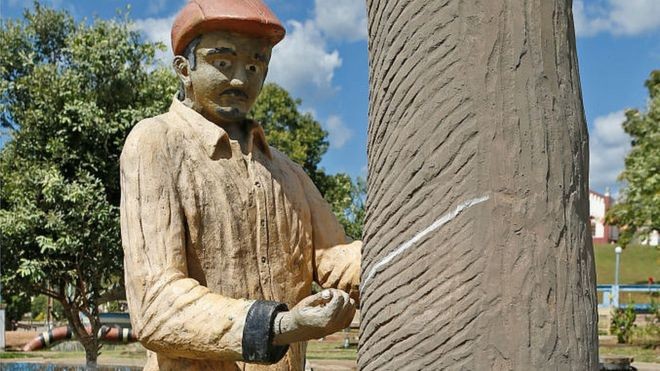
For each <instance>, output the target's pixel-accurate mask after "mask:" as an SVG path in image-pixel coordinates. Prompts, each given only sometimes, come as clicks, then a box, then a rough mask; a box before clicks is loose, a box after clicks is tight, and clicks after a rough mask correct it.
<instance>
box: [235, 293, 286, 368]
mask: <svg viewBox="0 0 660 371" xmlns="http://www.w3.org/2000/svg"><path fill="white" fill-rule="evenodd" d="M287 310H289V309H288V308H287V306H286V304H283V303H278V302H275V301H265V300H257V301H255V302H254V304H252V306H251V307H250V309H249V310H248V314H247V318H246V319H245V327H243V344H242V345H243V361H245V362H251V363H264V364H273V363H277V362H279V360H281V359H282V357H284V355H285V354H286V352H287V351H288V350H289V345H274V344H273V337H274V335H275V334H274V331H273V330H274V325H275V323H274V322H275V317H276V316H277V313H280V312H286V311H287Z"/></svg>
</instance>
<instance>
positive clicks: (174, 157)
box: [121, 0, 361, 370]
mask: <svg viewBox="0 0 660 371" xmlns="http://www.w3.org/2000/svg"><path fill="white" fill-rule="evenodd" d="M283 37H284V28H283V27H282V25H281V24H280V22H279V21H278V20H277V18H276V17H275V16H274V15H273V14H272V12H271V11H270V10H269V9H268V8H267V7H266V6H265V4H263V3H262V1H261V0H242V1H235V0H191V1H190V2H189V3H188V4H187V5H186V6H185V7H184V8H183V10H182V11H181V12H180V13H179V15H178V16H177V18H176V20H175V22H174V26H173V28H172V45H173V50H174V53H175V58H174V63H173V64H174V68H175V70H176V73H177V74H178V76H179V78H180V80H181V91H180V93H179V96H178V97H177V98H175V99H174V101H173V102H172V106H171V108H170V110H169V112H167V113H165V114H163V115H160V116H157V117H153V118H149V119H146V120H144V121H142V122H140V123H139V124H138V125H137V126H136V127H135V128H134V129H133V131H132V132H131V134H130V135H129V137H128V139H127V140H126V144H125V146H124V151H123V153H122V157H121V179H122V180H121V186H122V203H121V229H122V241H123V246H124V253H125V270H126V272H125V273H126V293H127V298H128V303H129V307H130V312H131V320H132V323H133V328H134V330H136V332H137V334H138V336H139V339H140V341H141V342H142V344H144V346H145V347H146V348H147V349H148V350H149V352H148V360H147V365H146V366H145V370H238V369H242V370H301V369H302V368H303V363H304V352H305V341H306V340H309V339H313V338H320V337H323V336H325V335H328V334H330V333H333V332H335V331H338V330H340V329H342V328H345V327H346V326H348V324H349V323H350V321H351V319H352V318H353V315H354V313H355V300H357V299H358V285H359V270H360V269H359V264H360V248H361V242H359V241H356V242H352V243H351V242H350V241H349V240H348V239H347V238H346V236H345V234H344V230H343V228H342V227H341V226H340V224H339V223H338V222H337V220H336V218H335V217H334V215H333V213H332V212H331V210H330V207H329V205H328V204H327V203H326V202H325V201H324V200H323V198H322V197H321V194H320V193H319V191H318V190H317V189H316V187H315V186H314V184H313V183H312V181H311V180H310V179H309V177H308V176H307V175H306V174H305V172H304V171H303V169H302V168H301V167H300V166H298V165H296V164H295V163H293V162H292V161H291V160H289V159H288V158H287V157H286V156H285V155H283V154H282V153H280V152H279V151H277V150H276V149H274V148H271V147H269V146H268V144H267V142H266V138H265V136H264V131H263V129H262V127H261V126H260V125H259V124H258V123H256V122H254V121H251V120H249V119H247V118H246V114H247V113H248V111H249V110H250V107H251V106H252V105H253V103H254V101H255V100H256V98H257V96H258V95H259V92H260V90H261V88H262V85H263V82H264V79H265V77H266V72H267V71H268V62H269V59H270V55H271V49H272V47H273V46H274V45H275V44H277V42H279V41H280V40H281V39H282V38H283ZM312 281H316V282H318V283H319V284H320V285H321V286H322V287H324V288H327V289H325V290H324V291H322V292H320V293H318V294H316V295H311V287H312ZM289 308H290V310H289ZM264 364H266V365H269V366H266V365H264Z"/></svg>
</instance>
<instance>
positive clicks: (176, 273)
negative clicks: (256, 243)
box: [121, 127, 287, 363]
mask: <svg viewBox="0 0 660 371" xmlns="http://www.w3.org/2000/svg"><path fill="white" fill-rule="evenodd" d="M156 130H157V129H156ZM141 131H143V132H144V134H141ZM167 141H168V140H167V138H166V135H164V134H163V135H158V133H154V132H152V131H148V130H143V128H142V127H138V128H136V129H134V132H133V133H132V134H131V135H130V136H129V138H128V139H127V141H126V144H125V147H124V151H123V153H122V157H121V188H122V189H121V191H122V202H121V230H122V244H123V247H124V254H125V268H124V269H125V274H126V295H127V299H128V303H129V308H130V313H131V321H132V324H133V328H134V330H136V331H137V334H138V337H139V339H140V342H142V344H143V345H144V346H145V347H146V348H148V349H151V350H153V351H156V352H159V353H161V354H163V355H165V356H171V357H183V358H194V359H218V360H236V361H238V360H243V361H248V362H262V363H273V362H276V361H278V360H279V359H280V358H281V357H282V356H283V355H284V353H285V352H286V350H287V347H274V346H272V345H271V342H270V341H269V339H268V338H269V336H271V335H270V334H271V333H272V328H271V327H272V323H273V322H274V317H275V315H276V314H277V313H278V312H279V311H281V310H282V309H283V308H282V307H281V306H279V305H278V304H279V303H272V302H262V301H256V302H255V301H251V300H242V299H233V298H228V297H225V296H222V295H219V294H216V293H213V292H211V291H210V290H209V289H208V288H206V287H204V286H202V285H200V284H199V282H197V281H196V280H193V279H191V278H188V272H187V262H186V247H185V241H186V232H185V218H184V215H183V211H182V208H181V203H180V199H179V194H178V192H177V187H176V185H175V184H176V183H175V179H174V177H173V174H175V170H174V169H172V168H171V167H172V166H174V165H173V163H174V162H175V161H171V160H170V159H169V155H170V154H171V151H170V150H168V149H167Z"/></svg>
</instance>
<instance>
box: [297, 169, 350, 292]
mask: <svg viewBox="0 0 660 371" xmlns="http://www.w3.org/2000/svg"><path fill="white" fill-rule="evenodd" d="M297 172H298V176H299V177H300V179H301V182H302V184H303V189H304V192H305V195H306V197H307V202H308V204H309V207H310V211H311V217H312V229H313V231H312V234H313V236H312V237H313V244H314V279H315V280H316V282H317V283H318V284H319V285H321V286H322V287H324V288H337V289H340V290H343V291H346V292H347V293H349V295H350V297H351V298H352V299H354V300H355V301H356V302H359V296H360V291H359V286H360V257H361V250H362V241H353V242H351V241H350V239H349V238H348V237H346V233H345V232H344V228H343V227H342V225H341V224H340V223H339V221H338V220H337V217H336V216H335V214H334V213H333V212H332V208H331V207H330V205H329V204H328V202H326V201H325V199H324V198H323V196H321V193H320V192H319V190H318V189H317V188H316V186H315V185H314V183H313V182H312V180H311V179H310V178H309V177H308V176H307V174H305V172H304V171H303V170H302V169H301V168H297Z"/></svg>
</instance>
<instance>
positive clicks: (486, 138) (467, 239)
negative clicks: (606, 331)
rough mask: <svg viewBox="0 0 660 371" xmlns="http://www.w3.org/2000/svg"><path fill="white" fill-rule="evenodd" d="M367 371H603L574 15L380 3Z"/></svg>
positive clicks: (499, 3)
mask: <svg viewBox="0 0 660 371" xmlns="http://www.w3.org/2000/svg"><path fill="white" fill-rule="evenodd" d="M367 8H368V11H367V13H368V15H369V20H368V24H369V54H370V58H369V59H370V77H371V81H370V110H369V112H370V122H369V144H368V157H369V177H368V198H367V218H366V219H367V221H366V225H365V233H364V241H365V248H364V251H363V262H362V266H363V274H362V280H363V282H362V292H361V302H362V304H361V305H362V307H361V334H360V345H359V353H358V365H359V367H360V369H361V370H364V371H370V370H594V369H596V368H597V361H598V356H597V353H598V348H597V346H598V341H597V327H596V320H597V316H596V305H597V300H596V285H595V274H594V261H593V251H592V246H591V236H590V232H589V212H588V211H589V210H588V207H589V204H588V202H589V199H588V188H587V187H588V175H587V174H588V153H589V152H588V138H587V130H586V125H585V118H584V112H583V107H582V101H581V92H580V79H579V75H578V64H577V57H576V49H575V37H574V31H573V22H572V14H571V1H570V0H526V1H523V0H477V1H474V0H437V1H428V0H368V1H367Z"/></svg>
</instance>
